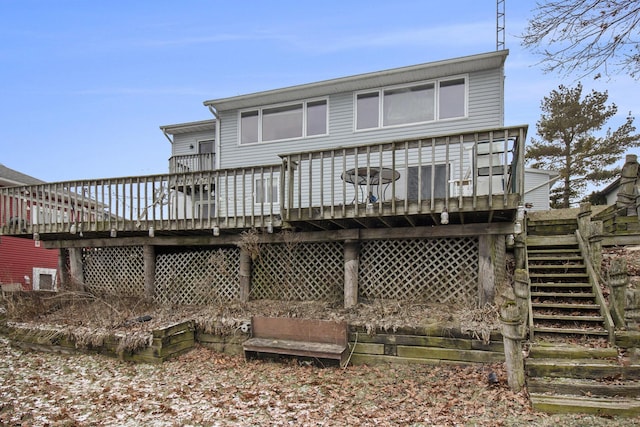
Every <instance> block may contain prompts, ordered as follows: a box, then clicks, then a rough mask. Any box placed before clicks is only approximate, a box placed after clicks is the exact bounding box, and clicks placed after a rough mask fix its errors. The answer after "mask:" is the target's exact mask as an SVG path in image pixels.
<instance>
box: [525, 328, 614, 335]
mask: <svg viewBox="0 0 640 427" xmlns="http://www.w3.org/2000/svg"><path fill="white" fill-rule="evenodd" d="M533 331H534V332H535V333H541V334H564V335H590V336H601V337H606V336H608V335H609V333H608V332H607V331H606V330H605V329H604V328H603V329H580V328H550V327H543V326H534V328H533Z"/></svg>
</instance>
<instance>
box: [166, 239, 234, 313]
mask: <svg viewBox="0 0 640 427" xmlns="http://www.w3.org/2000/svg"><path fill="white" fill-rule="evenodd" d="M239 270H240V250H239V249H238V248H235V247H230V248H219V249H199V250H191V251H181V252H172V253H162V254H158V256H157V257H156V289H155V299H156V302H158V303H168V304H182V305H191V304H195V305H205V304H210V303H216V302H228V301H236V300H238V299H239V297H240V286H239V282H240V281H239Z"/></svg>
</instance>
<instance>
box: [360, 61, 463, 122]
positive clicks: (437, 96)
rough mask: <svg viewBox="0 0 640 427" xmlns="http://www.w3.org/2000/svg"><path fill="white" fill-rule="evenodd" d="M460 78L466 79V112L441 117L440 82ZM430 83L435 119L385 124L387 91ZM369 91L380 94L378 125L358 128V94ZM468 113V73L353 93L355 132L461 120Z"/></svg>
mask: <svg viewBox="0 0 640 427" xmlns="http://www.w3.org/2000/svg"><path fill="white" fill-rule="evenodd" d="M460 79H463V80H464V113H463V115H462V116H457V117H448V118H445V119H441V118H440V84H441V83H442V82H448V81H452V80H460ZM428 84H433V87H434V106H433V108H434V110H433V111H434V114H433V120H426V121H421V122H411V123H402V124H394V125H387V126H385V125H384V93H385V91H387V90H394V89H404V88H410V87H416V86H423V85H428ZM369 93H377V94H378V126H375V127H369V128H362V129H358V96H359V95H364V94H369ZM468 114H469V75H468V74H462V75H455V76H447V77H446V78H441V79H435V80H424V81H418V82H413V83H411V84H405V85H395V86H385V87H380V88H377V89H368V90H361V91H357V92H354V94H353V130H354V132H367V131H371V130H376V129H390V128H396V127H404V126H414V125H419V124H423V123H433V122H444V121H450V120H460V119H466V118H467V117H468Z"/></svg>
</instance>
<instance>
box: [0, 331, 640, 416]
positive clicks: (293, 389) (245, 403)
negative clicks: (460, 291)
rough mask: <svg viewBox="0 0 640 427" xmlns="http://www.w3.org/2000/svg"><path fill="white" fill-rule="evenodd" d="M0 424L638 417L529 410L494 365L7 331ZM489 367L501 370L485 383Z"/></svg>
mask: <svg viewBox="0 0 640 427" xmlns="http://www.w3.org/2000/svg"><path fill="white" fill-rule="evenodd" d="M0 360H2V362H1V363H0V425H8V426H284V425H296V426H298V425H299V426H356V425H358V426H379V427H380V426H522V425H528V426H560V425H562V426H610V425H620V426H635V425H640V419H616V418H600V417H593V416H581V415H557V416H550V415H545V414H540V413H534V412H532V411H531V409H530V406H529V403H528V400H527V395H526V393H525V392H522V393H513V392H511V391H510V390H509V388H508V387H507V385H506V383H505V382H506V380H505V373H504V369H503V367H502V366H501V365H500V364H496V365H475V366H455V365H438V366H428V365H412V366H404V365H382V366H375V367H369V366H349V367H347V368H346V369H341V368H337V367H327V368H321V367H315V366H304V365H302V366H301V365H299V364H298V363H296V362H293V361H291V362H284V363H274V362H268V361H249V362H247V361H245V360H244V359H243V358H242V357H239V356H227V355H222V354H219V353H215V352H213V351H211V350H209V349H206V348H203V347H198V348H197V349H196V350H193V351H191V352H189V353H188V354H185V355H183V356H181V357H179V358H177V359H174V360H172V361H169V362H166V363H164V364H162V365H147V364H131V363H126V362H121V361H119V360H116V359H111V358H107V357H102V356H97V355H71V356H69V355H58V354H50V353H36V352H27V351H23V350H20V349H17V348H13V347H11V346H9V345H8V342H7V340H6V339H4V338H0ZM491 372H494V373H496V374H497V376H498V378H499V379H500V383H499V384H497V385H491V384H489V382H488V380H487V378H488V375H489V374H490V373H491Z"/></svg>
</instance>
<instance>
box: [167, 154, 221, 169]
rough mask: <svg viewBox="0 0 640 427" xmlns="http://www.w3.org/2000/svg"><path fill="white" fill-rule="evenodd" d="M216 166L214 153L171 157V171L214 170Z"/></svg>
mask: <svg viewBox="0 0 640 427" xmlns="http://www.w3.org/2000/svg"><path fill="white" fill-rule="evenodd" d="M215 167H216V165H215V154H213V153H204V154H189V155H181V156H172V157H171V158H170V159H169V173H185V172H200V171H212V170H214V169H215Z"/></svg>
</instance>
